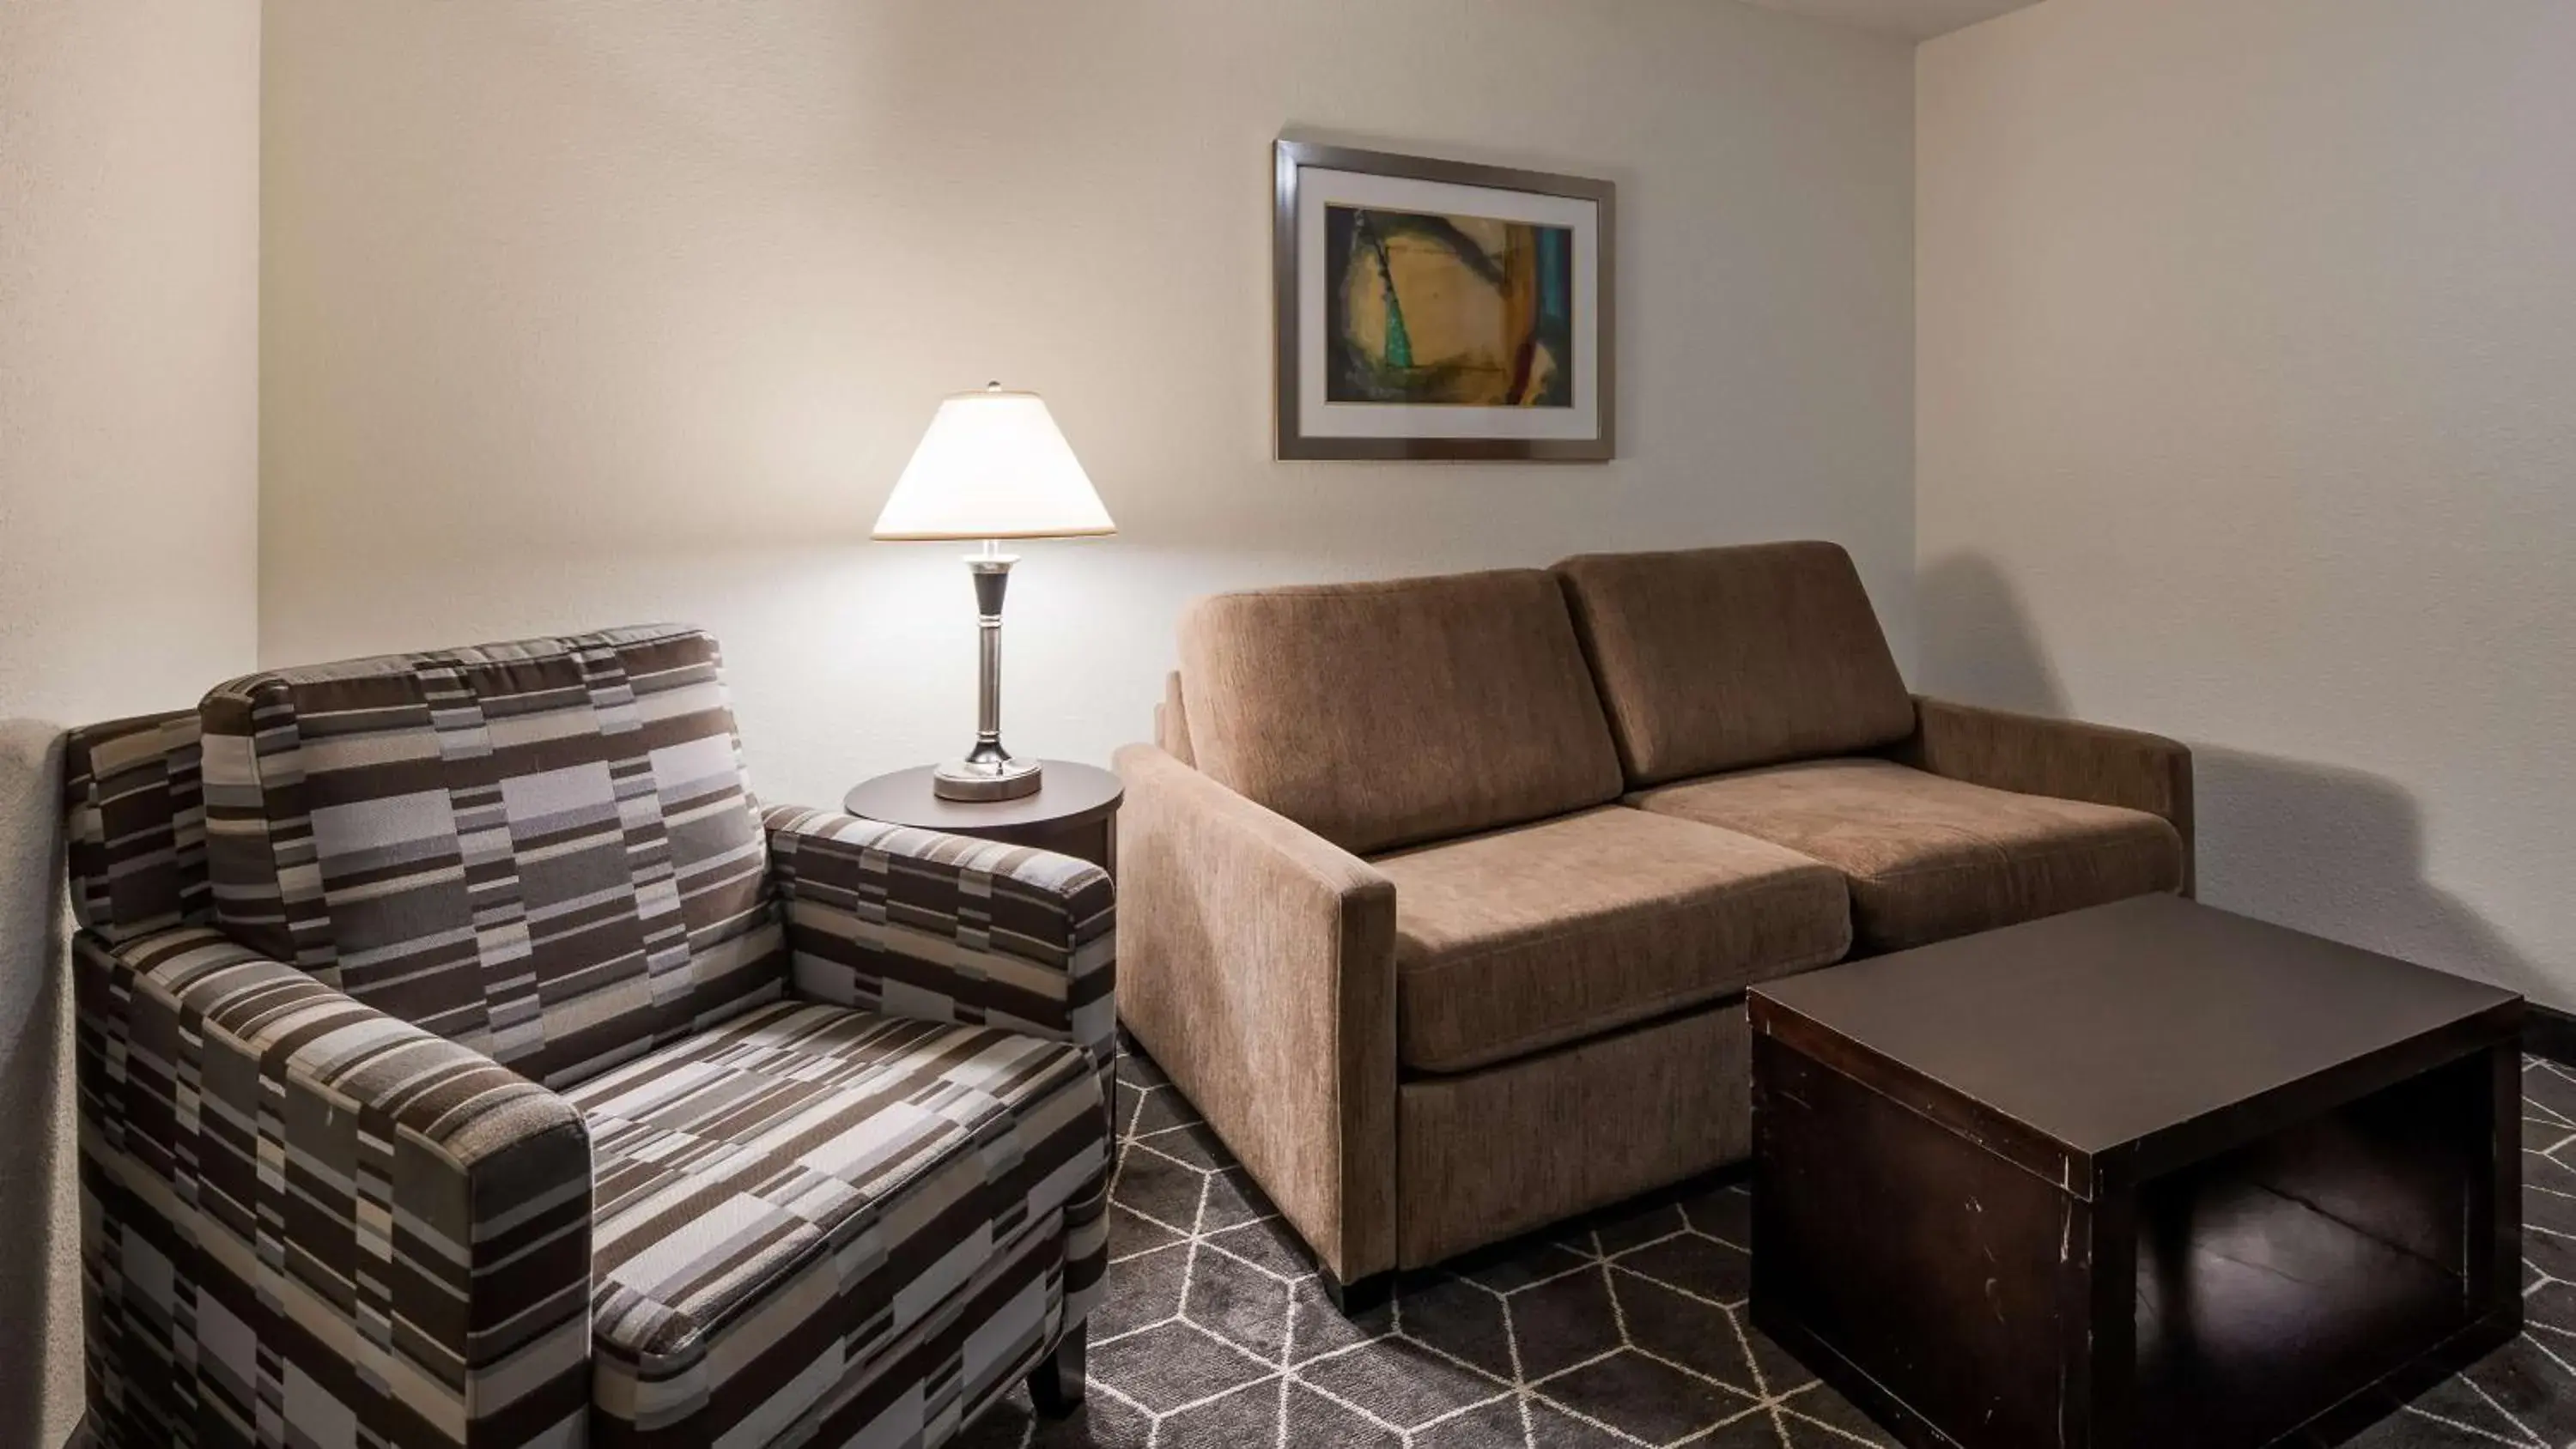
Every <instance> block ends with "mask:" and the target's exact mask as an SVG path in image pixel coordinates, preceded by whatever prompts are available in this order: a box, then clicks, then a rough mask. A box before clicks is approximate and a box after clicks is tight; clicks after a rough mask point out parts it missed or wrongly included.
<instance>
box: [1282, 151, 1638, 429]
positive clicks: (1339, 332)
mask: <svg viewBox="0 0 2576 1449" xmlns="http://www.w3.org/2000/svg"><path fill="white" fill-rule="evenodd" d="M1615 196H1616V188H1615V187H1613V186H1612V185H1611V184H1610V183H1609V182H1607V181H1594V180H1590V179H1587V178H1585V177H1580V176H1554V175H1549V174H1546V173H1543V172H1536V171H1511V170H1505V169H1503V168H1501V167H1495V166H1474V165H1468V164H1466V163H1464V162H1457V161H1438V160H1432V159H1430V158H1427V157H1420V156H1395V155H1389V154H1387V153H1386V152H1382V151H1355V150H1351V149H1348V148H1345V147H1339V146H1321V145H1314V144H1311V143H1308V142H1303V141H1288V140H1282V141H1280V142H1279V143H1278V155H1277V179H1276V202H1277V209H1276V215H1275V216H1274V218H1273V220H1274V231H1273V235H1272V248H1273V251H1274V258H1273V261H1274V270H1275V272H1276V277H1275V281H1276V286H1277V299H1276V305H1277V307H1278V314H1279V315H1278V344H1279V351H1278V390H1279V421H1278V427H1279V456H1280V457H1282V458H1516V459H1534V460H1539V461H1546V462H1597V461H1600V460H1602V459H1605V458H1608V457H1610V456H1612V450H1613V433H1612V429H1611V416H1612V411H1611V399H1612V386H1611V383H1612V376H1611V374H1612V367H1611V359H1612V352H1613V349H1612V333H1611V325H1610V324H1611V316H1612V306H1611V286H1610V283H1611V264H1610V258H1611V255H1612V229H1611V228H1612V211H1613V202H1614V199H1615Z"/></svg>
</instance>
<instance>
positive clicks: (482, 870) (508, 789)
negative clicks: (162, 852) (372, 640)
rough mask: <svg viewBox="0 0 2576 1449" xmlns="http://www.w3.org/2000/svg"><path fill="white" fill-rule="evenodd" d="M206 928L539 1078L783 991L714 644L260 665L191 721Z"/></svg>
mask: <svg viewBox="0 0 2576 1449" xmlns="http://www.w3.org/2000/svg"><path fill="white" fill-rule="evenodd" d="M199 713H200V716H201V718H202V721H203V726H204V740H203V752H202V753H203V764H202V773H203V779H204V790H205V802H206V810H205V820H206V825H205V833H206V841H207V857H208V864H209V869H210V874H211V877H212V882H213V896H214V915H215V920H216V923H217V924H218V925H219V926H221V927H222V929H223V930H224V931H225V933H226V934H228V935H230V936H232V937H234V938H236V939H238V940H240V941H241V942H243V943H244V944H246V945H249V946H252V947H254V948H256V949H258V950H260V951H263V952H264V953H266V954H268V955H270V956H272V957H274V958H276V959H277V960H280V961H286V962H291V963H293V964H294V965H297V966H299V967H301V968H303V969H304V970H306V971H308V972H311V973H312V974H313V975H315V976H317V977H320V978H321V979H322V980H324V981H326V982H329V983H330V984H331V985H333V986H336V987H338V988H339V989H340V990H341V991H344V992H346V993H348V994H349V995H350V996H353V997H356V998H357V999H358V1000H360V1001H363V1002H365V1003H367V1004H368V1005H370V1006H373V1007H375V1008H377V1009H378V1010H380V1011H383V1012H385V1013H386V1014H388V1015H391V1016H396V1017H400V1018H402V1019H403V1020H406V1021H409V1022H411V1023H412V1024H414V1025H416V1026H419V1027H421V1028H423V1029H425V1030H428V1031H432V1032H435V1033H437V1034H438V1035H440V1036H443V1037H446V1038H448V1039H450V1040H452V1041H456V1042H460V1043H463V1044H465V1045H467V1046H471V1047H473V1048H475V1049H476V1050H478V1051H481V1052H484V1053H485V1054H487V1055H489V1056H491V1057H493V1058H494V1059H496V1060H498V1061H500V1062H501V1063H503V1064H504V1065H507V1066H510V1067H513V1068H516V1069H517V1070H518V1071H519V1072H521V1073H522V1074H524V1075H526V1076H529V1077H533V1078H535V1079H537V1080H538V1081H541V1082H544V1083H546V1084H547V1085H550V1086H558V1085H563V1084H567V1083H570V1082H574V1081H578V1080H580V1079H581V1078H583V1077H586V1076H589V1075H592V1074H594V1073H596V1072H598V1071H601V1070H604V1069H605V1068H607V1067H609V1066H612V1065H614V1064H616V1063H617V1062H619V1061H623V1060H625V1059H627V1058H629V1057H632V1056H635V1055H637V1054H639V1053H641V1052H643V1051H646V1050H648V1049H650V1048H651V1047H652V1046H653V1045H654V1044H655V1043H657V1042H661V1041H667V1040H672V1039H675V1038H677V1037H680V1036H684V1035H686V1034H688V1033H689V1032H691V1031H693V1030H696V1029H698V1028H699V1027H701V1026H704V1025H706V1024H708V1023H711V1022H713V1021H716V1020H719V1019H721V1018H723V1017H725V1016H729V1015H732V1014H733V1013H735V1012H737V1011H740V1010H743V1009H745V1008H747V1007H749V1006H751V1005H753V1004H755V1003H757V1002H760V1001H764V1000H769V999H773V998H775V997H777V996H778V995H780V994H782V992H783V990H784V983H785V977H786V961H785V953H784V949H783V946H782V944H781V939H780V931H779V926H778V922H777V918H776V914H775V911H774V909H773V905H772V902H771V898H770V892H769V886H768V881H767V867H768V856H767V846H766V842H765V837H764V835H763V832H762V830H761V826H760V821H759V818H758V814H757V811H756V809H755V806H754V804H753V801H752V797H751V793H750V790H749V788H748V786H747V784H746V782H745V779H744V776H743V769H742V756H741V744H740V740H739V738H738V737H737V735H736V733H735V729H734V720H733V711H732V709H731V707H730V705H729V704H728V703H727V701H726V696H725V690H724V683H723V679H722V676H721V672H720V661H719V657H718V653H717V649H716V643H715V641H714V640H713V639H711V638H709V637H708V636H707V635H705V634H703V633H700V632H698V631H697V630H694V629H689V628H685V627H680V626H648V627H641V628H629V629H616V630H610V631H607V632H604V633H598V634H584V635H577V636H573V637H569V638H562V639H534V640H525V641H521V642H517V643H510V644H486V645H481V646H477V647H474V648H467V649H449V650H439V651H435V652H431V653H425V654H404V655H386V656H382V657H378V658H373V659H358V660H351V661H347V662H345V663H339V664H324V665H315V666H311V667H307V668H300V669H282V670H267V671H263V672H261V673H258V674H252V675H248V676H246V677H244V678H241V679H236V680H233V681H231V682H230V683H227V684H223V685H220V686H218V687H217V688H216V689H215V690H214V691H213V692H212V693H209V694H208V695H207V696H206V698H205V701H204V703H203V704H202V705H201V706H200V709H199Z"/></svg>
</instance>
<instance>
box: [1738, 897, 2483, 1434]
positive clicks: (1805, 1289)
mask: <svg viewBox="0 0 2576 1449" xmlns="http://www.w3.org/2000/svg"><path fill="white" fill-rule="evenodd" d="M1751 1014H1752V1021H1753V1031H1754V1039H1753V1096H1754V1180H1753V1318H1754V1322H1755V1323H1757V1324H1758V1325H1760V1326H1761V1328H1762V1329H1763V1330H1764V1331H1765V1332H1767V1333H1769V1334H1770V1335H1771V1336H1772V1337H1773V1338H1775V1339H1776V1340H1778V1341H1779V1342H1780V1343H1782V1344H1783V1345H1785V1346H1786V1347H1787V1348H1788V1349H1789V1351H1790V1352H1792V1353H1794V1354H1796V1355H1797V1356H1798V1357H1799V1358H1800V1359H1802V1360H1804V1361H1805V1362H1806V1363H1807V1365H1808V1366H1809V1367H1810V1368H1812V1369H1814V1370H1815V1371H1816V1372H1817V1373H1818V1374H1820V1375H1821V1376H1823V1378H1824V1379H1825V1380H1826V1381H1827V1382H1828V1383H1831V1384H1832V1385H1833V1386H1834V1387H1836V1388H1838V1389H1840V1390H1841V1391H1842V1392H1843V1393H1844V1394H1846V1395H1847V1396H1849V1397H1850V1398H1851V1399H1852V1400H1854V1401H1855V1402H1857V1403H1858V1404H1860V1405H1861V1407H1862V1408H1864V1409H1866V1410H1868V1411H1869V1412H1870V1413H1871V1414H1873V1415H1874V1416H1876V1417H1877V1418H1878V1420H1879V1421H1880V1422H1881V1423H1883V1424H1885V1425H1886V1426H1887V1427H1888V1428H1889V1429H1890V1430H1892V1431H1894V1433H1895V1434H1896V1436H1897V1437H1898V1438H1899V1439H1901V1440H1903V1441H1904V1442H1905V1443H1907V1444H1909V1445H1914V1446H1933V1445H1959V1446H1966V1449H1986V1446H2015V1449H2018V1446H2024V1445H2032V1446H2036V1445H2049V1446H2063V1449H2115V1446H2116V1449H2127V1446H2168V1445H2170V1446H2184V1445H2189V1446H2194V1449H2232V1446H2238V1445H2262V1444H2271V1443H2276V1442H2280V1441H2283V1440H2285V1439H2287V1440H2291V1441H2292V1442H2302V1443H2305V1442H2330V1440H2331V1438H2332V1436H2334V1435H2336V1434H2339V1433H2342V1432H2346V1431H2348V1430H2349V1429H2350V1428H2353V1427H2357V1426H2358V1424H2359V1423H2361V1422H2364V1421H2366V1420H2368V1419H2370V1418H2375V1417H2377V1416H2378V1414H2380V1413H2381V1412H2384V1411H2385V1410H2386V1409H2387V1408H2389V1407H2392V1406H2393V1404H2394V1403H2395V1400H2394V1399H2393V1398H2391V1397H2390V1395H2391V1394H2395V1393H2402V1392H2407V1391H2409V1390H2410V1389H2411V1387H2412V1386H2414V1385H2415V1384H2416V1383H2418V1382H2419V1381H2421V1382H2426V1383H2429V1382H2430V1380H2431V1379H2433V1378H2434V1377H2437V1376H2438V1375H2440V1374H2443V1373H2447V1372H2450V1371H2451V1370H2453V1369H2455V1368H2457V1367H2459V1366H2460V1365H2462V1364H2464V1363H2466V1362H2468V1361H2469V1360H2470V1359H2472V1358H2475V1357H2477V1356H2478V1355H2480V1354H2483V1353H2485V1352H2486V1351H2488V1350H2489V1349H2491V1348H2493V1347H2495V1346H2496V1345H2499V1344H2501V1343H2503V1342H2505V1341H2506V1340H2507V1339H2509V1338H2511V1337H2512V1336H2513V1335H2514V1334H2515V1333H2516V1332H2517V1331H2519V1329H2520V1327H2521V1323H2522V1298H2521V1271H2522V1270H2521V1261H2520V1260H2521V1247H2522V1207H2521V1191H2520V1184H2521V1158H2520V1141H2519V1119H2520V1115H2521V1108H2520V1100H2521V1093H2520V1057H2519V1055H2518V1051H2517V1048H2516V1033H2517V1030H2518V1028H2519V1026H2520V1023H2521V1016H2522V999H2521V998H2520V997H2518V996H2516V995H2514V994H2513V993H2512V992H2509V991H2503V990H2499V989H2497V988H2495V987H2492V986H2483V985H2479V984H2477V983H2475V982H2471V981H2465V980H2462V979H2460V978H2458V977H2455V976H2448V975H2444V974H2442V973H2440V972H2437V971H2428V970H2425V969H2424V968H2422V967H2419V966H2410V965H2408V964H2406V963H2405V962H2403V961H2397V960H2392V959H2390V958H2388V957H2386V956H2380V955H2375V954H2373V953H2371V952H2368V951H2362V950H2357V949H2355V948H2352V947H2349V946H2340V945H2336V944H2335V943H2333V942H2330V941H2324V940H2320V939H2318V938H2316V937H2314V936H2308V935H2303V934H2301V933H2299V932H2296V931H2291V930H2285V929H2283V928H2281V927H2278V926H2269V925H2265V924H2262V923H2260V922H2257V921H2252V920H2248V919H2246V918H2244V917H2242V916H2235V915H2230V914H2228V913H2226V912H2224V911H2219V910H2214V909H2211V908H2209V907H2206V906H2201V905H2197V904H2194V903H2192V902H2189V901H2184V900H2177V899H2174V898H2172V897H2164V896H2158V897H2149V898H2145V899H2140V900H2134V901H2124V902H2121V903H2120V904H2117V905H2111V906H2103V907H2100V908H2098V909H2094V910H2089V911H2078V912H2075V913H2073V914H2070V915H2064V916H2057V917H2052V918H2050V919H2047V920H2042V921H2034V922H2032V923H2030V924H2028V925H2024V926H2015V927H2012V928H2010V929H2007V930H2001V931H1993V932H1989V933H1987V934H1985V935H1981V936H1972V937H1967V938H1963V939H1961V940H1957V941H1950V942H1945V943H1943V944H1941V945H1937V946H1930V947H1926V948H1923V949H1921V950H1915V951H1906V952H1901V953H1899V954H1896V955H1892V956H1882V957H1879V958H1876V959H1874V960H1868V961H1859V962H1854V963H1851V964H1848V965H1844V966H1838V967H1834V968H1832V969H1830V970H1825V971H1818V972H1813V973H1810V974H1808V975H1804V976H1798V977H1793V978H1791V979H1788V980H1785V981H1776V982H1772V983H1769V984H1767V985H1764V986H1761V987H1757V988H1755V989H1754V991H1753V992H1752V997H1751Z"/></svg>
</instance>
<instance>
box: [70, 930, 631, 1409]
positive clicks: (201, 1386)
mask: <svg viewBox="0 0 2576 1449" xmlns="http://www.w3.org/2000/svg"><path fill="white" fill-rule="evenodd" d="M73 954H74V987H73V989H74V996H75V1003H76V1011H77V1015H78V1047H77V1053H78V1054H77V1062H78V1066H77V1077H78V1093H79V1103H80V1155H81V1169H80V1180H81V1194H82V1197H83V1199H84V1202H83V1212H82V1232H81V1239H82V1241H81V1257H82V1267H83V1278H84V1280H85V1284H86V1287H87V1289H88V1295H89V1299H90V1312H89V1314H88V1325H87V1328H88V1335H89V1349H88V1361H89V1373H90V1382H91V1389H90V1405H91V1413H92V1415H93V1416H94V1417H99V1418H103V1419H106V1420H108V1421H109V1422H106V1423H102V1424H100V1425H98V1426H97V1427H98V1428H99V1430H100V1431H101V1433H102V1437H103V1438H104V1440H105V1441H106V1442H109V1443H134V1444H141V1443H173V1442H204V1441H206V1440H208V1439H209V1438H214V1439H239V1440H241V1441H242V1442H245V1443H247V1442H251V1441H252V1440H254V1439H258V1438H263V1437H268V1436H273V1435H274V1434H276V1433H277V1432H278V1424H277V1422H276V1421H278V1420H280V1419H282V1420H283V1423H284V1426H285V1428H286V1430H287V1432H288V1435H289V1437H310V1438H312V1439H313V1440H314V1441H315V1442H324V1441H327V1440H329V1439H331V1438H333V1437H334V1435H335V1434H336V1435H338V1436H341V1437H345V1436H346V1435H347V1434H348V1433H349V1432H350V1426H351V1425H353V1424H354V1425H357V1426H364V1427H365V1428H366V1429H368V1430H370V1431H372V1434H373V1436H374V1437H376V1438H379V1439H381V1440H382V1441H383V1442H386V1443H437V1444H450V1445H458V1446H467V1449H481V1446H486V1445H516V1444H527V1443H572V1442H577V1441H578V1440H579V1438H580V1436H581V1434H582V1432H583V1429H584V1427H585V1425H586V1424H587V1423H588V1419H589V1413H590V1397H591V1392H590V1389H591V1385H590V1329H591V1318H590V1247H591V1220H590V1209H591V1202H590V1133H589V1129H588V1128H587V1127H585V1126H584V1125H583V1123H582V1119H581V1116H580V1114H579V1113H577V1112H575V1111H574V1110H573V1109H572V1107H571V1106H570V1105H569V1104H567V1103H566V1102H565V1101H564V1100H563V1099H562V1098H561V1097H558V1096H556V1095H555V1094H554V1093H552V1092H549V1091H547V1090H546V1089H545V1088H543V1087H540V1086H538V1085H536V1084H535V1083H533V1082H530V1081H528V1080H527V1079H526V1078H524V1077H521V1076H520V1075H518V1074H517V1073H515V1072H512V1071H510V1070H508V1069H507V1068H505V1067H502V1066H500V1065H498V1064H497V1063H495V1062H493V1061H492V1060H491V1059H490V1058H488V1057H485V1056H483V1055H482V1054H480V1053H478V1052H475V1051H473V1050H471V1049H470V1048H467V1047H463V1046H459V1045H457V1044H456V1043H454V1042H451V1041H447V1040H444V1039H442V1038H439V1037H435V1036H432V1035H430V1034H429V1033H427V1032H425V1031H422V1030H420V1029H419V1028H418V1027H415V1026H412V1025H410V1024H409V1023H407V1022H403V1021H400V1020H397V1019H395V1018H393V1017H390V1016H387V1015H385V1014H384V1013H383V1012H380V1011H377V1010H375V1009H374V1008H372V1007H368V1006H364V1005H361V1004H359V1003H358V1002H356V1001H353V1000H351V999H350V998H349V997H347V996H344V995H342V994H341V993H340V992H338V991H336V990H333V989H332V988H331V987H329V986H326V985H324V984H322V983H321V982H319V981H316V980H315V979H313V978H312V977H310V976H308V975H306V974H305V973H303V972H302V971H299V970H297V969H295V968H294V967H292V966H287V965H283V964H280V963H278V962H275V961H271V960H267V959H265V958H263V957H261V956H260V955H259V954H257V953H256V952H254V951H251V950H249V949H248V948H246V947H243V946H240V945H237V944H235V943H234V942H232V941H231V940H229V939H227V938H226V937H224V936H223V935H221V934H219V933H217V932H215V931H213V930H209V929H206V928H204V927H193V926H191V927H180V928H178V929H175V930H168V931H161V932H157V933H154V934H151V935H146V936H141V937H138V938H136V939H133V940H130V941H127V942H124V943H122V944H119V945H110V944H108V943H107V942H106V941H105V940H104V939H102V938H101V937H98V936H95V935H92V934H90V933H88V932H83V933H81V934H80V935H79V936H78V937H76V938H75V945H74V952H73ZM174 1338H175V1339H176V1340H177V1341H176V1342H174V1341H173V1340H174ZM210 1416H211V1417H215V1418H229V1419H231V1420H232V1421H233V1422H231V1423H230V1424H229V1425H227V1426H220V1427H219V1426H217V1425H215V1424H210V1423H205V1422H202V1421H203V1420H205V1419H206V1418H208V1417H210ZM335 1426H336V1427H335Z"/></svg>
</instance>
